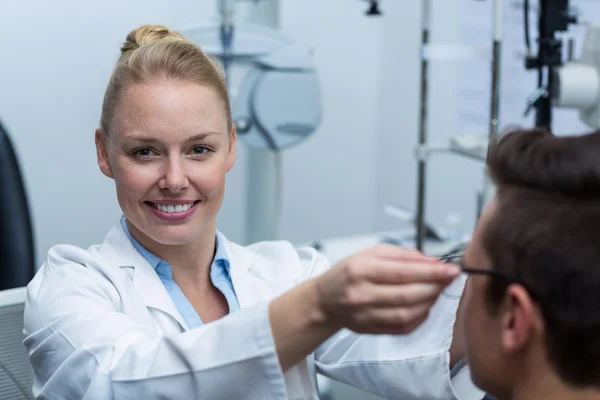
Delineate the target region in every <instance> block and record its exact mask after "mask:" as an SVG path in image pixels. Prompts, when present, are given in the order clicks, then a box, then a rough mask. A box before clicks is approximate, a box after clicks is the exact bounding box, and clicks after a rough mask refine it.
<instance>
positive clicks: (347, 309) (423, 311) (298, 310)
mask: <svg viewBox="0 0 600 400" xmlns="http://www.w3.org/2000/svg"><path fill="white" fill-rule="evenodd" d="M459 273H460V271H459V269H458V267H456V266H453V265H450V264H442V263H440V262H438V261H437V259H434V258H430V257H425V256H423V255H422V254H421V253H419V252H417V251H415V250H407V249H403V248H399V247H396V246H392V245H379V246H377V247H375V248H373V249H370V250H367V251H363V252H361V253H357V254H356V255H354V256H352V257H349V258H347V259H346V260H344V261H342V262H340V263H338V264H336V265H335V266H334V267H332V268H331V269H330V270H329V271H327V272H326V273H324V274H323V275H320V276H319V277H317V278H314V279H311V280H309V281H306V282H304V283H302V284H300V285H298V286H297V287H295V288H294V289H292V290H290V291H289V292H287V293H284V294H283V295H281V296H280V297H278V298H276V299H275V300H273V301H272V302H271V304H270V308H269V319H270V322H271V330H272V332H273V338H274V340H275V347H276V349H277V354H278V356H279V362H280V364H281V367H282V369H283V370H284V371H286V370H287V369H288V368H289V367H291V366H292V365H294V364H296V363H297V362H299V361H300V360H302V359H303V358H304V357H306V356H307V355H308V354H309V353H310V352H312V351H314V349H316V348H317V347H318V346H319V345H320V344H321V343H323V342H324V341H325V340H327V339H328V338H329V337H330V336H331V335H333V334H335V333H336V332H337V331H338V330H340V329H341V328H349V329H351V330H353V331H355V332H357V333H372V334H377V333H381V334H400V333H408V332H411V331H412V330H414V329H415V328H417V327H418V326H419V325H420V324H421V323H422V322H423V321H424V320H425V319H426V318H427V315H428V313H429V309H430V308H431V306H432V305H433V303H434V302H435V301H436V299H437V298H438V296H439V294H440V293H441V291H442V290H443V289H444V288H445V287H446V286H447V285H448V284H449V283H450V282H451V281H452V280H453V279H454V278H456V277H457V276H458V274H459Z"/></svg>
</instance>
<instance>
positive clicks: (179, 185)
mask: <svg viewBox="0 0 600 400" xmlns="http://www.w3.org/2000/svg"><path fill="white" fill-rule="evenodd" d="M188 184H189V180H188V177H187V173H186V171H185V167H184V165H183V162H182V161H181V160H178V159H171V160H169V161H168V162H167V163H166V165H165V171H164V174H163V176H162V178H161V180H160V182H159V184H158V186H159V187H160V188H161V189H164V190H169V191H171V192H174V193H177V192H179V191H180V190H181V189H184V188H186V187H187V186H188Z"/></svg>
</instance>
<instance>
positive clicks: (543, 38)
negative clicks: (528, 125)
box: [523, 0, 577, 132]
mask: <svg viewBox="0 0 600 400" xmlns="http://www.w3.org/2000/svg"><path fill="white" fill-rule="evenodd" d="M523 14H524V24H523V26H524V30H525V47H526V51H527V55H526V57H525V68H526V69H536V70H537V71H538V88H537V89H536V91H535V92H534V93H533V94H532V95H531V96H530V97H529V99H527V109H526V111H525V114H527V113H528V112H529V111H530V110H531V109H533V108H535V110H536V115H535V125H536V126H537V127H541V128H546V129H548V130H549V131H550V132H552V107H551V102H552V99H553V97H554V93H555V90H556V85H555V84H554V80H555V76H556V74H555V69H556V68H557V67H559V66H560V65H562V40H561V39H560V38H557V37H556V33H557V32H565V31H566V30H567V29H568V27H569V25H570V24H573V23H576V22H577V18H576V17H575V16H574V15H572V14H571V13H570V12H569V0H540V2H539V12H538V14H539V21H538V32H539V37H538V51H537V55H535V56H532V54H531V45H530V40H529V0H523Z"/></svg>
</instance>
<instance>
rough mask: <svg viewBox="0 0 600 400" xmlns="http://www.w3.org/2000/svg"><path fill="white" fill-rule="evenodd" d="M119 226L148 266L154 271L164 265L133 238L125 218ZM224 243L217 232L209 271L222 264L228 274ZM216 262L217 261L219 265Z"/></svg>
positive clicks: (223, 239) (221, 236) (227, 258)
mask: <svg viewBox="0 0 600 400" xmlns="http://www.w3.org/2000/svg"><path fill="white" fill-rule="evenodd" d="M121 226H122V227H123V231H124V232H125V235H127V237H128V238H129V240H130V241H131V244H132V245H133V247H134V248H135V249H136V250H137V251H138V253H140V254H141V255H142V256H143V257H144V258H145V259H146V261H148V263H150V265H152V268H154V269H156V268H157V267H158V266H159V264H160V263H161V262H163V263H165V264H166V261H163V260H161V259H160V258H159V257H157V256H156V255H154V254H153V253H151V252H150V251H149V250H148V249H146V248H145V247H144V246H142V245H141V243H140V242H138V241H137V239H136V238H134V237H133V235H132V234H131V232H130V231H129V227H128V226H127V220H126V219H125V216H123V217H122V218H121ZM224 243H225V237H224V236H223V235H222V234H221V232H219V231H217V234H216V239H215V245H216V248H217V250H216V251H215V258H214V261H213V265H212V268H211V269H214V267H215V264H222V265H223V267H224V268H225V271H226V272H227V273H228V274H229V256H228V254H227V249H226V247H225V244H224ZM217 261H219V263H218V262H217Z"/></svg>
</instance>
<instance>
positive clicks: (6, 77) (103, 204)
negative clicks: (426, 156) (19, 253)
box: [0, 0, 480, 262]
mask: <svg viewBox="0 0 600 400" xmlns="http://www.w3.org/2000/svg"><path fill="white" fill-rule="evenodd" d="M455 1H456V0H451V1H450V0H435V1H434V2H435V8H434V11H435V12H434V27H435V28H434V41H435V40H438V41H447V40H448V39H449V38H450V39H452V38H453V37H454V36H452V35H454V34H455V27H456V21H457V20H458V11H457V10H456V8H455V7H454V5H455ZM419 3H420V2H418V1H409V2H407V1H401V2H382V8H383V11H384V13H385V15H384V17H382V18H367V17H366V16H364V10H365V9H366V7H367V5H366V3H365V2H363V1H358V0H356V1H348V0H335V1H334V0H328V1H326V2H324V1H319V0H284V1H283V2H282V4H283V6H282V8H281V22H282V30H283V31H284V32H285V33H287V34H289V35H290V36H291V37H292V38H293V39H295V40H297V41H299V42H301V43H303V44H308V45H311V46H312V47H313V49H314V51H315V61H316V64H317V68H318V69H319V73H320V77H321V81H322V85H323V96H324V101H323V102H324V119H323V124H322V127H321V129H320V130H319V132H318V133H317V134H316V135H315V136H313V137H312V138H311V139H310V140H309V141H307V142H306V143H304V144H303V145H301V146H298V147H297V148H294V149H292V150H289V151H287V152H286V153H285V155H284V157H283V165H284V193H283V206H284V209H283V215H282V226H281V233H282V237H284V238H287V239H290V240H294V241H304V240H310V239H314V238H322V237H328V236H336V235H344V234H352V233H359V232H366V231H372V230H375V229H382V228H393V227H396V226H397V225H396V223H395V222H392V221H390V220H389V219H388V218H387V217H385V216H383V215H382V213H381V209H382V207H383V205H385V204H386V203H388V202H396V203H399V204H402V205H406V206H411V207H412V206H414V204H416V199H415V193H416V192H415V176H416V168H415V165H416V164H415V160H414V158H413V147H414V145H415V143H416V139H417V116H418V109H417V101H418V74H419V58H418V54H419V53H418V46H419V39H420V30H419V29H420V28H419V21H420V4H419ZM214 5H215V1H213V0H204V1H199V0H178V1H166V0H164V1H160V0H146V1H142V0H131V1H126V2H123V1H117V0H105V1H103V2H80V1H75V0H54V1H51V2H48V1H42V0H21V1H6V0H3V1H2V2H1V3H0V9H1V11H0V35H1V36H0V37H2V38H3V39H2V40H0V54H1V55H2V56H1V57H2V62H0V88H1V91H0V118H2V120H3V121H4V123H5V124H6V125H7V127H8V129H9V130H10V132H11V133H12V136H13V139H14V142H15V145H16V149H17V152H18V154H19V157H20V161H21V164H22V168H23V172H24V175H25V179H26V186H27V190H28V192H29V196H30V202H31V207H32V211H33V218H34V224H35V233H36V240H37V243H36V244H37V256H38V262H41V260H42V259H43V257H44V256H45V254H46V252H47V250H48V248H49V247H50V246H51V245H53V244H56V243H72V244H76V245H80V246H88V245H90V244H92V243H96V242H99V241H100V240H102V238H103V236H104V234H105V233H106V231H107V230H108V229H109V228H110V227H111V226H112V225H113V224H114V223H115V221H116V220H117V218H118V216H119V209H118V205H117V202H116V200H115V194H114V189H113V184H112V182H111V181H110V180H108V179H107V178H105V177H103V176H102V175H101V173H100V172H99V170H98V168H97V165H96V160H95V149H94V143H93V132H94V129H95V128H96V126H97V124H98V119H99V114H100V107H101V102H102V96H103V93H104V90H105V86H106V83H107V81H108V78H109V75H110V72H111V69H112V67H113V65H114V62H115V61H116V59H117V57H118V54H119V45H120V43H121V42H122V41H123V39H124V37H125V35H126V33H127V32H128V31H129V30H131V29H132V28H133V27H136V26H137V25H141V24H144V23H160V24H165V25H167V26H169V27H177V26H189V25H190V24H192V23H194V22H197V21H205V20H206V19H208V18H211V17H214V16H215V7H214ZM432 68H433V71H432V73H433V76H432V78H431V86H432V100H431V102H432V104H431V107H432V110H431V121H430V127H431V129H430V130H431V136H432V140H434V139H435V140H438V139H443V138H446V137H448V136H450V135H451V134H454V132H453V129H452V126H453V123H454V122H453V121H454V120H455V119H454V115H453V101H454V99H453V96H454V92H453V90H454V87H453V84H452V81H453V79H454V76H455V70H453V69H452V68H448V67H447V66H445V65H434V66H433V67H432ZM245 155H246V149H245V148H243V146H240V149H239V159H238V164H237V166H236V168H234V170H233V171H232V172H231V173H230V175H229V177H228V184H227V193H228V194H227V197H226V201H225V204H224V206H223V210H222V213H221V216H220V218H219V223H220V229H221V230H223V231H224V232H225V233H226V234H227V235H228V236H229V237H230V238H232V239H234V240H241V239H242V232H243V217H244V207H243V199H244V164H245ZM447 158H449V157H447V156H440V157H439V158H437V159H434V160H433V161H432V163H431V168H430V171H429V176H430V182H429V184H428V194H429V198H428V218H429V219H430V220H433V221H434V222H441V221H443V218H444V216H445V214H446V213H447V212H449V211H458V212H460V213H461V214H463V215H468V214H470V213H473V214H474V193H472V190H473V189H474V188H475V187H476V186H477V185H478V184H479V182H480V166H479V165H477V164H475V163H472V162H469V161H464V160H458V159H454V158H452V159H447ZM465 176H466V177H467V179H466V181H467V183H464V182H465V178H464V177H465ZM459 177H461V180H460V183H459V180H458V178H459ZM457 186H458V187H459V190H455V188H457ZM462 188H466V191H465V190H464V189H462Z"/></svg>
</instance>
